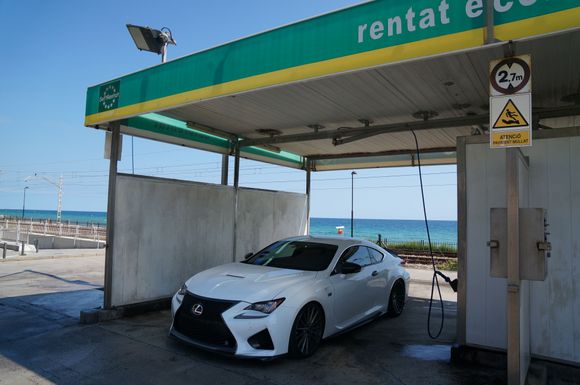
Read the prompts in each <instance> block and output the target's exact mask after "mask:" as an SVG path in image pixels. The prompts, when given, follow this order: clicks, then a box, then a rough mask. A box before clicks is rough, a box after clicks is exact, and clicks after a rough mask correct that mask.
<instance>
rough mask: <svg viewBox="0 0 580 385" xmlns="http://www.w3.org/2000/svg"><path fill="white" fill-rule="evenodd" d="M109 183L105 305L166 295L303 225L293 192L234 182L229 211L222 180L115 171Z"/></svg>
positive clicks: (299, 200)
mask: <svg viewBox="0 0 580 385" xmlns="http://www.w3.org/2000/svg"><path fill="white" fill-rule="evenodd" d="M116 189H117V190H116V211H115V228H114V231H115V239H114V250H113V276H112V305H113V306H122V305H128V304H134V303H139V302H145V301H150V300H154V299H158V298H165V297H168V296H171V295H172V294H173V293H174V292H175V291H176V290H177V289H178V288H179V286H180V285H181V284H182V283H183V282H184V281H185V280H186V279H187V278H189V277H190V276H191V275H193V274H195V273H197V272H199V271H201V270H204V269H207V268H209V267H212V266H216V265H220V264H224V263H228V262H232V261H234V259H240V258H242V257H243V255H244V254H245V253H247V252H249V251H257V250H258V249H259V248H262V247H264V246H267V245H268V244H269V243H271V242H272V241H274V240H276V239H277V238H282V237H287V236H292V235H298V234H303V233H304V229H305V226H306V218H305V216H306V197H305V195H301V194H287V193H278V192H272V191H262V190H249V189H248V190H246V189H240V190H239V194H238V210H237V211H238V212H239V215H238V217H237V218H235V215H234V213H235V212H236V209H235V207H236V191H235V189H234V188H233V187H230V186H221V185H212V184H204V183H195V182H185V181H175V180H167V179H158V178H148V177H140V176H130V175H119V176H118V178H117V186H116ZM297 218H301V220H300V221H299V220H298V219H297ZM234 228H236V229H238V235H237V237H236V241H235V242H236V244H237V246H236V253H235V254H234Z"/></svg>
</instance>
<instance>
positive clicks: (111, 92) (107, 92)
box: [99, 80, 121, 112]
mask: <svg viewBox="0 0 580 385" xmlns="http://www.w3.org/2000/svg"><path fill="white" fill-rule="evenodd" d="M119 96H121V82H120V81H119V80H117V81H116V82H113V83H108V84H104V85H102V86H100V87H99V112H103V111H108V110H114V109H115V108H117V107H118V106H119Z"/></svg>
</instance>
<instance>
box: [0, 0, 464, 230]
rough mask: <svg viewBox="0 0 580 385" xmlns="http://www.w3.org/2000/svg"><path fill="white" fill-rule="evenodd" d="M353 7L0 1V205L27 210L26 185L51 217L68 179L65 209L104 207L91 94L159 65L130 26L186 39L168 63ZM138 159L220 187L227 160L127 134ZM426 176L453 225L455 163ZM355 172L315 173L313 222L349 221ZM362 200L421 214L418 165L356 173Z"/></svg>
mask: <svg viewBox="0 0 580 385" xmlns="http://www.w3.org/2000/svg"><path fill="white" fill-rule="evenodd" d="M357 3H360V1H352V0H350V1H349V0H293V1H282V0H244V1H233V0H229V1H227V0H212V1H193V0H190V1H180V0H176V1H171V2H159V1H108V0H105V1H92V2H89V1H79V0H76V1H64V0H63V1H60V0H53V1H40V0H38V1H31V0H19V1H13V0H0V24H1V25H2V26H3V29H4V31H9V34H8V36H9V39H7V44H6V47H5V49H3V50H2V53H0V84H1V85H0V144H1V149H0V209H3V208H5V209H10V208H11V209H21V208H22V204H23V191H24V187H27V186H28V187H29V189H28V190H27V192H26V208H27V209H38V210H41V209H45V210H55V209H56V205H57V193H56V191H57V189H56V187H55V186H54V185H53V184H54V183H56V182H57V181H58V178H59V177H60V176H61V175H62V176H63V180H64V188H63V202H62V204H63V210H78V211H105V210H106V205H107V181H108V177H107V175H108V165H109V162H108V161H107V160H105V159H104V157H103V148H104V136H105V135H104V132H103V131H98V130H94V129H91V128H87V127H84V124H83V120H84V111H85V99H86V89H87V88H88V87H89V86H91V85H94V84H97V83H101V82H104V81H107V80H109V79H112V78H114V77H118V76H121V75H124V74H127V73H130V72H134V71H137V70H139V69H142V68H146V67H149V66H152V65H155V64H157V63H158V62H159V61H160V57H159V56H157V55H155V54H152V53H148V52H140V51H138V50H137V49H136V48H135V46H134V44H133V41H132V40H131V37H130V35H129V34H128V32H127V29H126V27H125V25H126V24H128V23H130V24H137V25H148V26H152V27H157V28H160V27H163V26H168V27H170V28H171V30H172V32H173V35H174V37H175V39H176V40H177V44H178V45H177V46H171V47H170V49H169V52H168V58H169V60H171V59H172V58H177V57H181V56H184V55H187V54H190V53H193V52H196V51H199V50H202V49H205V48H209V47H212V46H215V45H219V44H223V43H227V42H229V41H231V40H234V39H238V38H242V37H245V36H248V35H251V34H255V33H258V32H261V31H264V30H268V29H271V28H275V27H278V26H281V25H284V24H287V23H291V22H295V21H299V20H301V19H304V18H309V17H312V16H316V15H319V14H322V13H326V12H329V11H333V10H336V9H339V8H342V7H345V6H349V5H354V4H357ZM5 41H6V40H5ZM132 150H133V156H131V153H132ZM132 159H133V163H132ZM133 164H134V172H135V173H136V174H142V175H152V176H158V177H167V178H172V179H186V180H195V181H200V182H207V183H219V182H220V167H221V155H217V154H212V153H209V152H204V151H198V150H193V149H185V148H182V147H178V146H173V145H168V144H163V143H158V142H154V141H149V140H144V139H139V138H135V139H134V140H133V143H132V140H131V138H130V137H124V143H123V157H122V160H121V162H120V163H119V170H120V171H124V172H133ZM230 164H231V165H232V164H233V161H231V162H230ZM423 172H424V175H425V177H424V183H425V193H426V199H427V202H426V203H427V210H428V214H429V218H430V219H447V220H455V219H456V216H457V208H456V206H457V202H456V195H457V194H456V178H457V177H456V167H455V166H437V167H425V168H424V169H423ZM350 173H351V170H345V171H333V172H317V173H313V175H312V195H311V215H312V216H313V217H331V218H337V217H338V218H348V217H350V209H351V207H350V198H351V174H350ZM34 175H36V177H34ZM232 175H233V173H232V172H230V183H231V178H232ZM31 177H32V178H31ZM240 185H241V186H246V187H254V188H264V189H269V190H282V191H293V192H304V190H305V172H304V171H300V170H292V169H288V168H283V167H278V166H273V165H268V164H264V163H258V162H253V161H248V160H242V162H241V174H240ZM354 202H355V203H354V210H355V216H356V217H357V218H378V219H420V218H422V211H421V210H422V207H421V201H420V189H419V179H418V175H417V168H384V169H364V170H357V175H356V176H355V179H354Z"/></svg>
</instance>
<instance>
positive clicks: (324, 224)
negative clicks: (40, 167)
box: [0, 209, 457, 244]
mask: <svg viewBox="0 0 580 385" xmlns="http://www.w3.org/2000/svg"><path fill="white" fill-rule="evenodd" d="M1 215H6V216H12V217H20V216H21V215H22V210H11V209H4V210H3V209H0V216H1ZM25 217H26V218H32V219H50V220H56V211H50V210H26V212H25ZM62 220H63V222H69V223H73V224H77V223H78V224H99V225H103V226H104V225H105V224H106V222H107V213H105V212H101V211H63V212H62ZM342 226H343V227H344V228H342V229H341V227H342ZM339 230H342V232H343V234H344V235H347V236H349V235H350V218H311V219H310V234H312V235H337V234H339ZM429 230H430V233H431V240H432V241H433V242H438V243H449V244H456V243H457V221H441V220H430V221H429ZM379 234H380V235H381V237H382V238H383V239H385V240H387V241H390V242H401V241H427V232H426V230H425V222H424V221H423V220H412V219H359V218H355V220H354V236H355V237H357V238H363V239H369V240H373V241H374V240H376V239H377V238H378V236H379Z"/></svg>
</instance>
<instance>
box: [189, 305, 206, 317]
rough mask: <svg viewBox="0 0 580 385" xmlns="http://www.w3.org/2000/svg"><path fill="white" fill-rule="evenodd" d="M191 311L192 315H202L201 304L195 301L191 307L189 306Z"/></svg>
mask: <svg viewBox="0 0 580 385" xmlns="http://www.w3.org/2000/svg"><path fill="white" fill-rule="evenodd" d="M191 312H192V313H193V314H194V315H202V314H203V305H202V304H201V303H196V304H195V305H193V307H192V308H191Z"/></svg>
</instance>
